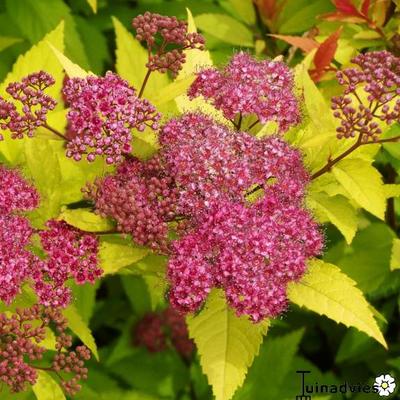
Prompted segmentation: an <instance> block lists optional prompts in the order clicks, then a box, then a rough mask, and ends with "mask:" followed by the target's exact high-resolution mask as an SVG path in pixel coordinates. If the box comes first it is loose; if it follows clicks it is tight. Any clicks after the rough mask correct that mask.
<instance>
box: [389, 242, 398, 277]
mask: <svg viewBox="0 0 400 400" xmlns="http://www.w3.org/2000/svg"><path fill="white" fill-rule="evenodd" d="M390 269H391V270H392V271H394V270H395V269H400V239H398V238H394V239H393V246H392V255H391V257H390Z"/></svg>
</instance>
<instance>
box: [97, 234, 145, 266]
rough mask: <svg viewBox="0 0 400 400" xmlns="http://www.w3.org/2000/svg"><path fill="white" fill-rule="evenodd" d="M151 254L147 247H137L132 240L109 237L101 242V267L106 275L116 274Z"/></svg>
mask: <svg viewBox="0 0 400 400" xmlns="http://www.w3.org/2000/svg"><path fill="white" fill-rule="evenodd" d="M148 253H149V249H147V248H145V247H135V246H134V245H133V243H132V241H131V240H129V239H127V240H125V239H122V238H120V237H108V238H104V239H103V240H102V241H101V244H100V249H99V256H100V266H101V268H102V269H103V270H104V273H105V274H115V273H117V272H118V271H119V270H120V269H121V268H124V267H127V266H128V265H131V264H133V263H135V262H137V261H139V260H141V259H142V258H144V257H145V256H146V255H147V254H148Z"/></svg>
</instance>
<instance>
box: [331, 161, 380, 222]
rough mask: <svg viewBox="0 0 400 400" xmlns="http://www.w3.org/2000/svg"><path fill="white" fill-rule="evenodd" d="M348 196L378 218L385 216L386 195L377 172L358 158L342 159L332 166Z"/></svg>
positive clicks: (366, 162)
mask: <svg viewBox="0 0 400 400" xmlns="http://www.w3.org/2000/svg"><path fill="white" fill-rule="evenodd" d="M332 173H333V175H334V176H335V178H336V179H337V181H338V182H339V183H340V184H341V185H342V186H343V188H344V189H345V190H346V191H347V193H348V196H349V198H351V199H353V200H354V201H355V202H356V203H358V204H359V205H360V206H361V207H363V208H364V209H366V210H367V211H369V212H370V213H371V214H373V215H375V216H376V217H378V218H380V219H382V220H383V219H384V217H385V208H386V196H385V192H384V189H383V184H382V178H381V175H380V174H379V172H378V171H377V170H376V169H375V168H374V167H373V166H372V165H371V164H370V163H369V162H368V161H364V160H359V159H348V160H346V159H345V160H342V161H340V162H339V163H338V164H336V165H335V166H334V167H333V168H332Z"/></svg>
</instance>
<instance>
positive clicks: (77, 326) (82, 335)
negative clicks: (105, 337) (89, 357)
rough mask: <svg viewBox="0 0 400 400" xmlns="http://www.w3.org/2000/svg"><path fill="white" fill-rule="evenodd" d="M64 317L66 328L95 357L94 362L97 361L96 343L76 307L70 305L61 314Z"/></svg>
mask: <svg viewBox="0 0 400 400" xmlns="http://www.w3.org/2000/svg"><path fill="white" fill-rule="evenodd" d="M63 314H64V316H65V317H66V318H67V319H68V327H69V328H70V329H71V330H72V332H74V333H75V335H77V336H78V337H79V339H81V340H82V342H83V344H84V345H86V346H87V347H88V348H89V349H90V351H91V352H92V353H93V355H94V356H95V358H96V360H97V361H98V360H99V354H98V352H97V346H96V342H95V341H94V338H93V335H92V332H91V330H90V329H89V327H88V326H87V324H86V323H85V322H84V321H83V319H82V317H81V315H80V314H79V313H78V310H77V309H76V307H75V306H74V305H73V304H71V305H69V306H68V308H66V309H65V310H64V312H63Z"/></svg>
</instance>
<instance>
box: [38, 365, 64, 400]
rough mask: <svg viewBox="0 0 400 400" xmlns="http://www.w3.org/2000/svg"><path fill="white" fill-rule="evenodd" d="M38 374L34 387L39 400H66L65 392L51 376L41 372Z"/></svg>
mask: <svg viewBox="0 0 400 400" xmlns="http://www.w3.org/2000/svg"><path fill="white" fill-rule="evenodd" d="M37 372H38V379H37V381H36V383H35V384H34V385H33V386H32V390H33V393H35V396H36V398H37V400H65V395H64V392H63V391H62V389H61V387H60V386H59V385H58V383H57V382H56V381H55V380H54V379H53V378H52V377H51V375H50V374H48V373H47V372H45V371H41V370H38V371H37Z"/></svg>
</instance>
